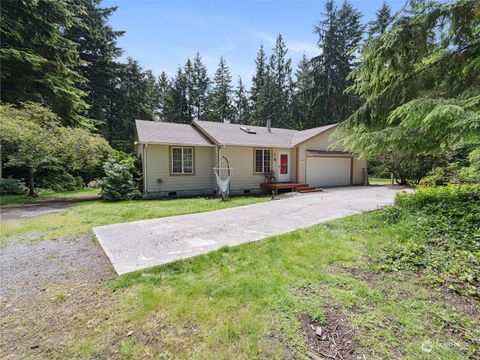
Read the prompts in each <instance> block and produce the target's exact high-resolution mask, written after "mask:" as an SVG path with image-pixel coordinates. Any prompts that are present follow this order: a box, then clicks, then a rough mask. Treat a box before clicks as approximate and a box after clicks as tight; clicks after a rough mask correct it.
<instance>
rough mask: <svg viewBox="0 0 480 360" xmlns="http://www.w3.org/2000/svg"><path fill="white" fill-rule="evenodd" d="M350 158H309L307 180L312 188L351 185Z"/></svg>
mask: <svg viewBox="0 0 480 360" xmlns="http://www.w3.org/2000/svg"><path fill="white" fill-rule="evenodd" d="M350 168H351V160H350V158H327V157H325V158H322V157H307V174H306V175H307V176H306V180H307V183H308V184H310V186H316V187H321V186H338V185H350Z"/></svg>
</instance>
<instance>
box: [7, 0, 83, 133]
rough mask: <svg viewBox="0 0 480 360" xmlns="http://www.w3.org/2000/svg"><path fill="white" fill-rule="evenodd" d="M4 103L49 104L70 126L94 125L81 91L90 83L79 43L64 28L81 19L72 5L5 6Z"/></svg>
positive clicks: (60, 1)
mask: <svg viewBox="0 0 480 360" xmlns="http://www.w3.org/2000/svg"><path fill="white" fill-rule="evenodd" d="M0 11H1V13H0V37H1V39H2V46H1V49H0V61H1V64H2V71H1V99H2V102H5V103H7V102H9V103H19V102H22V101H34V102H43V103H46V104H48V105H49V106H50V107H51V108H52V110H53V111H54V112H55V113H56V114H58V115H59V116H61V118H62V120H63V122H64V123H65V124H68V125H78V124H81V125H83V126H90V127H91V126H92V124H91V122H90V121H88V119H86V118H85V117H84V116H83V114H84V113H85V111H86V110H87V108H88V106H87V104H86V103H85V100H84V97H85V95H86V94H85V92H84V91H82V90H81V89H80V88H78V85H79V84H82V83H84V82H85V81H86V79H85V78H84V77H83V76H82V75H81V74H80V73H78V71H76V70H75V69H76V68H78V67H79V66H80V65H81V63H82V62H81V59H80V57H79V54H78V50H77V46H78V45H77V44H76V43H75V42H73V41H71V40H69V39H67V38H66V37H65V36H64V35H63V33H62V30H66V29H69V28H71V27H72V25H73V24H77V23H78V22H79V21H80V20H79V19H78V18H77V13H76V11H78V8H77V7H76V6H75V4H72V3H71V2H70V1H66V0H58V1H3V2H2V5H1V6H0Z"/></svg>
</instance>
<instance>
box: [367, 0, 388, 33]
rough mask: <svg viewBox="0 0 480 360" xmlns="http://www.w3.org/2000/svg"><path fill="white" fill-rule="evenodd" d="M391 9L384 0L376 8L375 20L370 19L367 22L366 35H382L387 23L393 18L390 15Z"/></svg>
mask: <svg viewBox="0 0 480 360" xmlns="http://www.w3.org/2000/svg"><path fill="white" fill-rule="evenodd" d="M390 12H391V9H390V5H388V4H387V2H386V1H384V2H383V4H382V7H381V8H380V9H379V10H377V12H376V18H375V20H372V21H370V22H369V23H368V37H369V38H371V37H372V36H375V35H377V34H378V35H382V34H383V33H384V32H385V30H386V29H387V27H388V25H390V23H391V22H392V20H393V17H392V15H391V14H390Z"/></svg>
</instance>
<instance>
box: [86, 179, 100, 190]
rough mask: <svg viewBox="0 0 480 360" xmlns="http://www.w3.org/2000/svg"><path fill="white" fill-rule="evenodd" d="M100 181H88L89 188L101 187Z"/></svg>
mask: <svg viewBox="0 0 480 360" xmlns="http://www.w3.org/2000/svg"><path fill="white" fill-rule="evenodd" d="M100 183H101V182H100V181H99V180H92V181H90V182H89V183H88V185H87V187H88V188H89V189H100Z"/></svg>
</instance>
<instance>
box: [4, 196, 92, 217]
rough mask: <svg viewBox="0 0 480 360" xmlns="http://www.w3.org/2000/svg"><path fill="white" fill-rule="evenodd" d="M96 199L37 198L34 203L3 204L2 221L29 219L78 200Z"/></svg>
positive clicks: (90, 199)
mask: <svg viewBox="0 0 480 360" xmlns="http://www.w3.org/2000/svg"><path fill="white" fill-rule="evenodd" d="M92 200H98V197H79V198H71V199H52V200H39V201H37V202H36V203H34V204H21V205H11V206H4V207H2V208H0V217H1V220H2V221H8V220H21V219H29V218H32V217H36V216H41V215H46V214H50V213H56V212H62V211H65V210H66V209H69V208H71V207H72V206H73V205H75V204H76V203H79V202H84V201H92Z"/></svg>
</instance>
